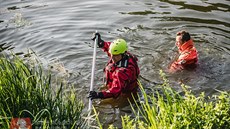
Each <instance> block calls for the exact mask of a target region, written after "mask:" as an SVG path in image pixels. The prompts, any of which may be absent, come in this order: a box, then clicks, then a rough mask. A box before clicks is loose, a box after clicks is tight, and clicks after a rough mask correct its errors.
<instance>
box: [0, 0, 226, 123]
mask: <svg viewBox="0 0 230 129" xmlns="http://www.w3.org/2000/svg"><path fill="white" fill-rule="evenodd" d="M95 30H98V31H99V32H100V33H101V35H102V38H103V39H104V40H107V41H113V40H114V39H116V38H118V37H119V38H124V39H125V40H126V41H127V42H128V45H129V50H130V51H131V52H132V53H134V54H136V55H137V56H138V58H139V62H138V63H139V66H140V69H141V76H142V78H141V81H142V83H143V85H144V87H145V88H146V89H148V88H153V87H154V86H155V85H156V84H158V83H162V80H161V79H160V77H159V70H160V69H162V70H163V71H167V67H168V65H169V64H170V62H171V61H172V60H173V58H174V55H176V53H177V49H176V47H175V45H174V43H175V34H176V32H178V31H180V30H187V31H189V32H190V34H191V36H192V37H193V40H194V42H195V46H196V48H197V50H198V51H199V67H198V68H197V69H196V70H195V71H184V72H180V73H176V74H169V73H167V72H166V75H167V77H168V78H169V79H170V83H171V84H172V86H173V87H174V88H176V89H178V90H180V88H179V87H180V83H181V82H183V83H185V84H187V85H189V86H190V87H191V89H192V90H193V91H194V92H195V93H196V94H198V93H200V92H203V91H205V92H206V94H207V95H211V94H215V93H217V90H225V91H229V89H230V88H229V84H230V67H229V65H230V31H229V30H230V1H229V0H221V1H220V0H205V1H204V0H187V1H184V0H181V1H178V0H177V1H176V0H156V1H151V0H145V1H140V0H116V1H114V0H98V1H95V0H87V1H80V0H55V1H54V0H33V1H31V0H0V44H1V46H3V48H4V47H5V48H7V49H12V48H13V49H14V51H15V52H24V53H26V52H27V51H28V48H30V49H33V50H34V51H35V52H36V53H37V55H39V57H40V58H41V60H42V61H43V64H44V65H47V66H50V65H51V66H53V67H54V69H56V71H57V72H58V74H59V75H60V76H68V77H69V78H70V79H68V82H70V83H73V84H74V86H75V87H76V92H79V94H80V95H81V96H82V99H83V101H84V102H85V103H86V108H87V104H88V100H87V98H86V94H87V92H88V90H89V86H90V77H91V67H92V66H91V65H92V64H91V63H92V55H93V48H92V43H93V41H91V40H90V38H91V35H92V33H93V32H95ZM3 44H4V45H3ZM107 60H108V57H107V56H106V55H105V54H104V53H103V52H102V51H101V50H99V49H97V60H96V76H95V83H96V84H97V85H96V86H95V89H98V87H99V86H100V85H102V80H103V71H102V69H103V67H104V66H105V63H106V62H107ZM99 108H101V109H102V110H101V112H102V114H104V117H103V118H104V119H105V122H104V123H105V126H106V123H107V124H108V123H113V124H114V125H116V126H118V127H120V126H121V124H120V119H119V116H120V115H123V114H132V113H131V109H130V107H129V106H126V107H124V108H122V109H113V108H111V107H109V106H101V107H100V106H99Z"/></svg>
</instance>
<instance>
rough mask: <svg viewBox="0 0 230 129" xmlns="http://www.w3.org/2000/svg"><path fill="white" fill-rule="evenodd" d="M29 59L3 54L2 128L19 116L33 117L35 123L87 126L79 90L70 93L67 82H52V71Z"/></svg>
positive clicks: (0, 84) (0, 71) (0, 60)
mask: <svg viewBox="0 0 230 129" xmlns="http://www.w3.org/2000/svg"><path fill="white" fill-rule="evenodd" d="M25 62H26V61H25V60H24V61H22V59H20V58H18V57H17V56H7V57H5V56H2V57H0V77H1V80H0V128H9V126H10V120H11V118H17V117H21V118H22V117H29V118H30V119H31V120H32V124H33V127H36V126H37V127H43V128H48V127H54V128H55V127H60V128H67V129H69V128H76V127H80V126H84V123H82V122H83V120H82V118H81V113H82V109H83V102H82V101H81V100H79V99H78V97H77V93H74V92H71V93H69V92H68V93H66V92H65V91H64V89H65V88H66V86H67V84H63V83H61V82H58V81H52V82H51V73H50V72H49V71H48V72H45V71H44V69H43V68H42V67H41V65H39V63H38V64H35V65H29V64H30V63H29V62H28V63H25ZM70 87H71V86H68V88H70ZM42 125H43V126H42Z"/></svg>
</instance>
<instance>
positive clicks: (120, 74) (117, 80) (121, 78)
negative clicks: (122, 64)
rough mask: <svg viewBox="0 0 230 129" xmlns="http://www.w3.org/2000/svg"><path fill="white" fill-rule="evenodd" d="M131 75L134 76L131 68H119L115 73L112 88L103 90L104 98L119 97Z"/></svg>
mask: <svg viewBox="0 0 230 129" xmlns="http://www.w3.org/2000/svg"><path fill="white" fill-rule="evenodd" d="M124 71H125V72H124ZM129 76H130V77H131V76H133V75H132V71H131V70H130V69H127V68H118V69H117V70H116V71H115V72H114V74H113V82H112V86H111V88H109V89H108V90H106V91H102V93H103V95H104V98H110V97H113V98H117V97H118V96H119V95H120V94H121V92H122V89H123V88H125V87H126V85H127V83H128V81H129Z"/></svg>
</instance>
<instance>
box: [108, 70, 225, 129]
mask: <svg viewBox="0 0 230 129" xmlns="http://www.w3.org/2000/svg"><path fill="white" fill-rule="evenodd" d="M161 76H162V78H163V80H164V84H163V85H161V93H159V91H155V92H153V93H152V94H150V95H148V94H146V92H145V91H144V89H143V87H142V86H141V91H142V94H143V96H144V100H140V99H139V100H138V101H136V102H135V104H134V105H133V106H131V107H132V108H133V112H134V113H135V116H136V117H135V118H131V117H130V116H127V115H126V116H122V128H123V129H137V128H138V129H229V128H230V94H229V93H227V92H220V93H219V95H213V96H211V97H207V96H205V93H201V94H200V95H198V96H195V95H194V94H193V93H192V92H191V91H189V90H188V89H187V88H186V86H185V85H182V88H183V90H184V95H183V96H182V95H180V94H178V93H177V92H176V91H175V90H173V89H172V88H171V87H170V85H169V83H168V80H167V79H166V78H165V75H164V73H162V71H161ZM113 128H115V127H113V126H111V127H110V129H113Z"/></svg>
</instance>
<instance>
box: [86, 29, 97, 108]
mask: <svg viewBox="0 0 230 129" xmlns="http://www.w3.org/2000/svg"><path fill="white" fill-rule="evenodd" d="M96 33H97V31H96ZM97 42H98V35H96V39H95V42H94V45H93V46H94V47H93V48H94V49H93V62H92V72H91V83H90V90H89V91H92V90H93V85H94V73H95V62H96V54H97V53H96V50H97ZM91 109H92V100H91V98H89V108H88V111H91Z"/></svg>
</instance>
